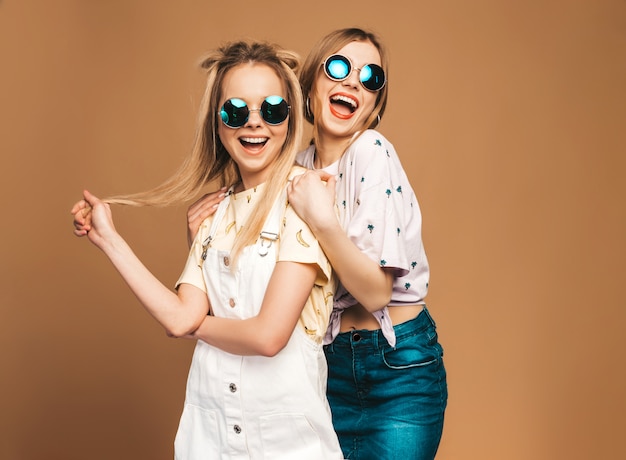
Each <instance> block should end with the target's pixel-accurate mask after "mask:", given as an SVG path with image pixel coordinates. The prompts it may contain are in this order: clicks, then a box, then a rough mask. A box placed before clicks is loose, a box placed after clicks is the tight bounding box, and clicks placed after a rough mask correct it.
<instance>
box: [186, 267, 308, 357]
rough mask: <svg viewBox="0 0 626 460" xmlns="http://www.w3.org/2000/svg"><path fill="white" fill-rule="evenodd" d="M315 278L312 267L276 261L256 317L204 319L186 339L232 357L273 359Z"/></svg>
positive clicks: (302, 305) (282, 346)
mask: <svg viewBox="0 0 626 460" xmlns="http://www.w3.org/2000/svg"><path fill="white" fill-rule="evenodd" d="M315 276H316V266H315V265H310V264H300V263H296V262H278V263H277V264H276V267H275V268H274V272H273V273H272V277H271V278H270V282H269V285H268V287H267V290H266V292H265V297H264V298H263V304H262V305H261V310H260V311H259V314H258V315H257V316H254V317H252V318H248V319H245V320H239V319H229V318H220V317H215V316H207V317H205V318H204V321H203V322H202V324H201V325H200V327H199V328H198V329H197V330H196V331H195V332H194V333H193V334H191V335H190V336H188V338H196V339H201V340H203V341H204V342H206V343H208V344H210V345H213V346H215V347H217V348H220V349H222V350H224V351H226V352H228V353H232V354H237V355H261V356H274V355H276V354H277V353H278V352H279V351H280V350H282V349H283V348H284V347H285V345H287V342H288V341H289V338H290V337H291V334H292V333H293V330H294V328H295V327H296V324H297V322H298V318H299V317H300V314H301V313H302V309H303V308H304V305H305V303H306V301H307V299H308V298H309V295H310V293H311V289H313V284H314V281H315Z"/></svg>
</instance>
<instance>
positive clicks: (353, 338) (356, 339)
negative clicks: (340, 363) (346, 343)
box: [352, 332, 361, 342]
mask: <svg viewBox="0 0 626 460" xmlns="http://www.w3.org/2000/svg"><path fill="white" fill-rule="evenodd" d="M352 340H353V341H355V342H360V341H361V335H360V334H359V333H358V332H355V333H354V334H352Z"/></svg>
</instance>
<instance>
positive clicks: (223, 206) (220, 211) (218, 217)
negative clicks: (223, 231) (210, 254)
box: [202, 187, 233, 260]
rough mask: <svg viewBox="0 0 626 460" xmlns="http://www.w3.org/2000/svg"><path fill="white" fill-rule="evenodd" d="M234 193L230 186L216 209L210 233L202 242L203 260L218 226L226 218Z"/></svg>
mask: <svg viewBox="0 0 626 460" xmlns="http://www.w3.org/2000/svg"><path fill="white" fill-rule="evenodd" d="M232 194H233V187H231V188H229V189H228V191H227V192H226V195H225V196H224V199H223V200H222V202H221V203H220V204H219V206H218V207H217V211H215V217H214V218H213V222H211V228H210V229H209V235H208V236H207V237H206V238H205V239H204V241H203V242H202V260H206V253H207V251H208V250H209V247H210V246H211V241H213V237H214V236H215V233H216V232H217V226H218V225H219V223H220V222H221V221H222V219H223V218H224V215H225V214H226V210H227V209H228V204H229V203H230V196H231V195H232Z"/></svg>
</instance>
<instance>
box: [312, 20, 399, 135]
mask: <svg viewBox="0 0 626 460" xmlns="http://www.w3.org/2000/svg"><path fill="white" fill-rule="evenodd" d="M355 41H356V42H369V43H371V44H372V45H374V46H375V47H376V49H377V50H378V53H379V54H380V60H381V64H382V68H383V70H384V71H385V74H386V75H387V83H386V84H385V86H383V88H382V89H381V90H380V91H378V93H377V96H376V105H375V106H374V110H373V111H372V113H371V114H370V116H369V117H367V119H366V120H365V123H364V125H363V129H366V128H375V127H376V126H377V125H378V123H379V122H380V118H379V117H381V118H382V116H383V114H384V113H385V107H386V106H387V97H388V94H389V56H388V54H387V49H386V48H385V46H384V45H383V43H382V41H381V40H380V38H379V37H378V35H376V34H375V33H374V32H371V31H368V30H364V29H359V28H355V27H352V28H346V29H337V30H334V31H332V32H330V33H329V34H327V35H326V36H325V37H322V39H321V40H320V41H318V42H317V43H316V44H315V45H314V46H313V48H312V49H311V51H310V52H309V54H308V56H307V58H306V60H305V61H304V65H303V66H302V70H301V71H300V85H301V87H302V96H303V97H304V98H305V100H306V99H313V96H314V95H315V92H316V89H317V88H316V86H315V83H316V82H317V77H318V76H319V74H320V72H324V70H323V69H322V64H323V63H324V60H325V59H326V58H327V57H328V56H330V55H331V54H334V53H336V52H337V51H338V50H340V49H341V48H343V47H344V46H346V45H347V44H348V43H351V42H355ZM316 110H319V108H316ZM316 115H317V116H319V113H318V114H315V113H312V112H311V111H310V110H309V108H308V105H307V110H306V112H305V117H306V119H307V121H308V122H309V123H312V124H313V143H315V140H316V139H317V138H318V132H317V129H318V128H317V125H316V123H314V119H315V117H316Z"/></svg>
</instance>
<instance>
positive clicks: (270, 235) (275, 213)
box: [259, 187, 287, 257]
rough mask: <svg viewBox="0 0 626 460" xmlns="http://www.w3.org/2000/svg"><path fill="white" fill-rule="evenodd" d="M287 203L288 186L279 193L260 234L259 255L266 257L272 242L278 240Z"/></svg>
mask: <svg viewBox="0 0 626 460" xmlns="http://www.w3.org/2000/svg"><path fill="white" fill-rule="evenodd" d="M286 203H287V188H286V187H285V188H284V189H283V191H282V192H281V193H280V195H278V198H277V199H276V201H274V205H273V206H272V209H271V210H270V213H269V215H268V216H267V219H266V220H265V223H264V224H263V230H261V233H260V234H259V255H260V256H261V257H265V256H266V255H267V253H268V251H269V249H270V247H271V246H272V243H273V242H274V241H276V240H278V235H279V231H280V222H281V216H282V210H283V209H284V207H285V204H286Z"/></svg>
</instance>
